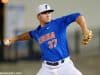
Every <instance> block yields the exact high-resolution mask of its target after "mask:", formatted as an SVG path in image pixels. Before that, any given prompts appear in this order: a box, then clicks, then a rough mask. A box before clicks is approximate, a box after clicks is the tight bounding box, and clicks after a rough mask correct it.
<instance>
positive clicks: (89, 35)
mask: <svg viewBox="0 0 100 75" xmlns="http://www.w3.org/2000/svg"><path fill="white" fill-rule="evenodd" d="M92 37H93V32H92V30H89V32H88V33H87V34H84V35H83V38H82V41H81V43H82V44H83V45H87V44H88V43H89V41H90V40H91V39H92Z"/></svg>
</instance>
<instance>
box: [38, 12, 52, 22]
mask: <svg viewBox="0 0 100 75" xmlns="http://www.w3.org/2000/svg"><path fill="white" fill-rule="evenodd" d="M37 18H38V20H39V21H40V22H44V23H47V22H50V21H51V19H52V12H43V13H41V14H39V15H37Z"/></svg>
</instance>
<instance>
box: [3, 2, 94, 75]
mask: <svg viewBox="0 0 100 75" xmlns="http://www.w3.org/2000/svg"><path fill="white" fill-rule="evenodd" d="M52 12H54V10H53V9H51V7H50V5H48V4H46V3H45V4H41V5H39V6H38V12H37V19H38V21H39V26H38V27H37V28H36V29H34V30H32V31H29V32H26V33H24V34H22V35H19V36H16V37H13V38H7V39H4V40H3V41H4V44H5V45H7V46H9V45H11V44H13V43H14V42H16V41H20V40H21V41H24V40H29V39H35V40H36V42H38V44H39V46H40V48H41V52H42V55H41V58H42V67H41V69H40V70H39V72H38V73H37V75H82V73H81V72H80V71H79V70H78V69H77V68H76V67H75V66H74V64H73V62H72V60H71V59H70V54H69V49H68V42H67V41H68V40H67V35H66V29H67V27H68V26H69V25H70V24H71V23H73V22H76V23H77V24H78V25H79V26H80V28H81V30H82V34H83V38H82V40H81V44H83V45H87V44H88V43H89V41H90V40H91V38H92V35H93V34H92V31H91V30H90V29H88V27H87V23H86V20H85V18H84V16H83V15H82V14H80V13H77V12H76V13H71V14H69V15H65V16H62V17H59V18H56V19H52Z"/></svg>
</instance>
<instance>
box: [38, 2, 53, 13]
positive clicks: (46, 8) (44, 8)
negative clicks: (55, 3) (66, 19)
mask: <svg viewBox="0 0 100 75" xmlns="http://www.w3.org/2000/svg"><path fill="white" fill-rule="evenodd" d="M46 11H50V12H53V11H54V10H53V9H51V7H50V6H49V5H48V4H42V5H39V7H38V11H37V14H40V13H42V12H46Z"/></svg>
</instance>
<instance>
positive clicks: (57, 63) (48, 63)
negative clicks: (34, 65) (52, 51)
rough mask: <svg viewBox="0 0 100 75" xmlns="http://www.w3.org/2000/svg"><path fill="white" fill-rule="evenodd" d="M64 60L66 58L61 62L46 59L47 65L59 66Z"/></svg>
mask: <svg viewBox="0 0 100 75" xmlns="http://www.w3.org/2000/svg"><path fill="white" fill-rule="evenodd" d="M64 61H65V60H60V61H59V62H48V61H46V64H47V65H51V66H57V65H59V64H61V63H64Z"/></svg>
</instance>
